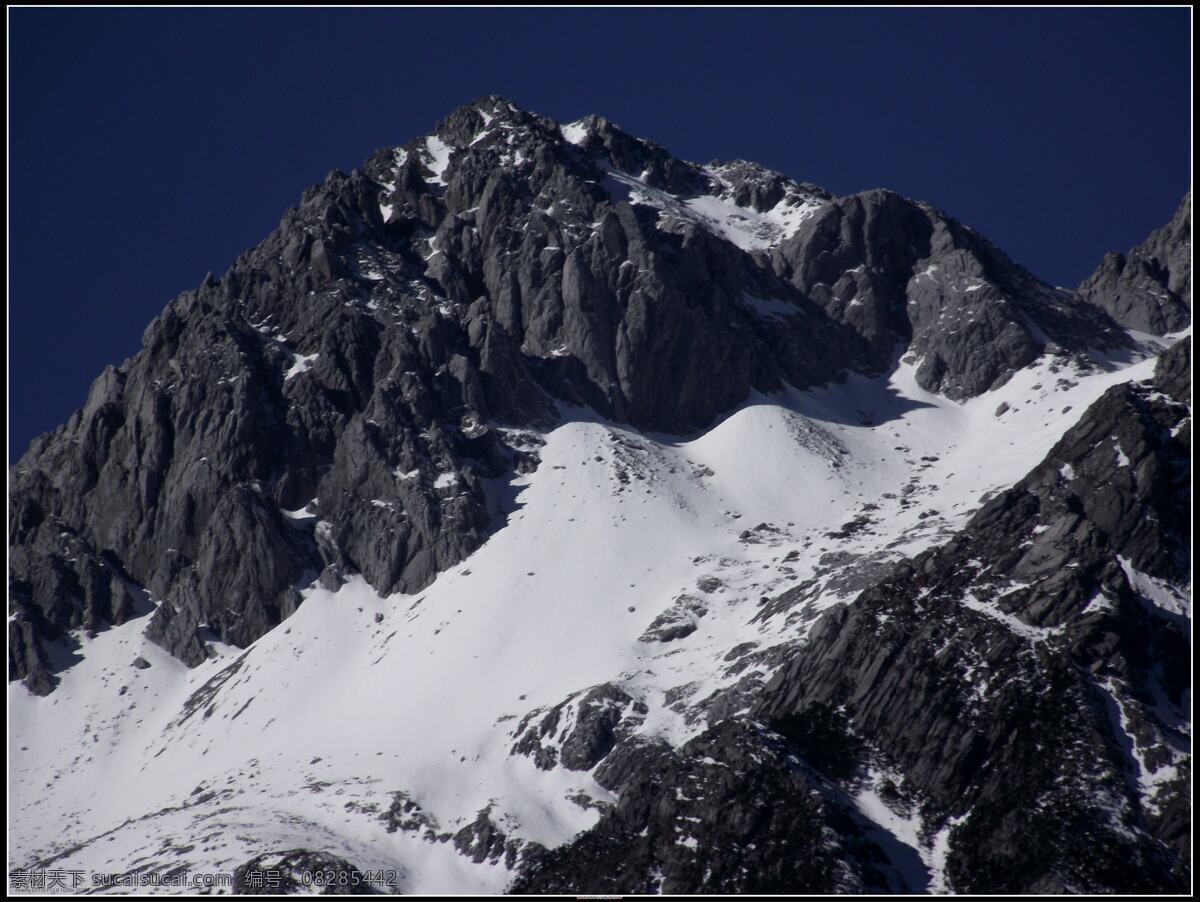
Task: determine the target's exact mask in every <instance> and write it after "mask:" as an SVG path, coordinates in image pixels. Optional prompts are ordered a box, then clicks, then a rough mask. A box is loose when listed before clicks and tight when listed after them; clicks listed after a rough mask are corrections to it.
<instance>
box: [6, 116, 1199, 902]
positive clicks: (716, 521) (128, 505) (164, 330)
mask: <svg viewBox="0 0 1200 902" xmlns="http://www.w3.org/2000/svg"><path fill="white" fill-rule="evenodd" d="M1190 206H1191V203H1190V194H1189V196H1188V198H1186V199H1185V201H1184V205H1183V206H1182V207H1181V208H1180V212H1179V213H1177V214H1176V217H1175V219H1174V220H1172V222H1171V223H1170V224H1169V225H1168V226H1165V227H1164V228H1163V229H1161V230H1159V231H1158V232H1155V233H1154V235H1152V236H1151V237H1150V238H1149V239H1147V241H1146V242H1145V243H1144V244H1143V245H1141V246H1139V247H1138V248H1135V249H1134V250H1133V251H1132V252H1131V253H1130V254H1129V255H1128V256H1127V257H1121V256H1119V255H1110V256H1109V257H1107V258H1105V260H1104V261H1103V262H1102V263H1101V265H1100V267H1099V269H1098V270H1097V272H1096V274H1095V275H1093V276H1092V277H1091V278H1090V279H1088V280H1087V281H1086V282H1085V283H1084V284H1083V285H1082V286H1081V288H1080V290H1079V291H1077V292H1073V291H1067V290H1064V289H1059V288H1052V287H1050V286H1048V285H1046V284H1044V283H1042V282H1041V281H1039V280H1038V279H1037V278H1035V277H1034V276H1033V275H1031V274H1030V273H1029V272H1028V271H1026V270H1025V269H1023V268H1022V267H1021V266H1020V265H1018V264H1017V263H1015V262H1013V261H1012V260H1010V259H1009V258H1008V257H1006V256H1005V255H1004V254H1003V253H1002V252H1001V251H1000V250H998V249H997V248H996V247H995V246H993V245H992V244H991V243H990V242H989V241H987V240H986V239H985V238H983V237H982V236H980V235H978V234H977V233H976V232H974V231H973V230H972V229H971V228H969V227H967V226H965V225H963V224H961V223H959V222H957V221H955V220H954V219H952V218H951V217H949V216H947V215H946V214H944V213H942V212H941V211H939V210H936V209H934V208H933V207H931V206H929V205H927V204H922V203H919V202H915V201H912V200H909V199H907V198H904V197H902V196H900V195H898V194H895V193H893V192H890V191H885V190H874V191H867V192H863V193H860V194H856V195H852V196H849V197H835V196H833V195H831V194H830V193H828V192H826V191H824V190H823V189H821V188H819V187H817V186H815V185H812V184H809V183H805V182H797V181H794V180H792V179H790V178H788V177H786V176H784V175H782V174H780V173H776V172H772V171H770V170H767V169H764V168H762V167H760V166H757V165H755V164H753V163H749V162H746V161H740V160H739V161H733V162H726V163H721V162H714V163H710V164H708V165H703V166H702V165H697V164H693V163H689V162H685V161H682V160H679V159H677V158H675V157H673V156H672V155H671V154H670V153H669V152H668V151H667V150H666V149H665V148H663V147H661V146H659V145H657V144H654V143H653V142H650V141H647V140H643V139H640V138H637V137H634V136H632V135H630V134H628V133H627V132H625V131H623V130H622V129H620V128H619V127H618V126H616V125H614V124H613V123H611V122H609V121H608V120H606V119H604V118H603V117H600V116H589V117H587V118H584V119H580V120H578V121H576V122H573V123H569V124H565V125H560V124H559V123H556V122H554V121H552V120H550V119H547V118H545V117H542V116H539V115H536V114H533V113H529V112H526V111H523V110H521V109H519V108H518V107H516V106H515V105H514V104H512V103H511V102H509V101H507V100H505V99H503V98H500V97H494V96H492V97H486V98H482V99H480V100H478V101H476V102H474V103H471V104H468V105H466V106H463V107H461V108H460V109H458V110H456V111H454V112H453V113H451V114H450V115H449V116H448V117H446V119H444V120H443V121H442V122H440V123H439V124H438V125H437V127H436V128H435V130H434V131H433V132H432V133H430V134H429V135H426V136H423V137H420V138H417V139H415V140H413V141H410V142H409V143H407V144H405V145H403V146H402V147H397V148H389V149H385V150H381V151H379V152H377V153H375V154H374V155H372V156H371V157H370V158H369V159H368V160H367V161H366V162H365V163H364V164H363V166H362V167H361V168H360V169H357V170H355V171H354V172H352V173H351V174H349V175H346V174H343V173H340V172H334V173H331V174H330V175H329V176H328V177H327V178H326V179H325V181H324V182H322V183H321V184H319V185H316V186H313V187H312V188H310V189H309V190H308V191H306V192H305V193H304V196H303V198H302V200H301V203H300V204H299V205H298V206H297V207H294V208H292V209H290V210H289V211H288V212H287V213H286V214H285V215H284V218H283V220H282V222H281V223H280V226H279V228H278V229H277V230H275V231H274V232H273V233H272V234H271V235H269V236H268V237H267V238H266V239H265V240H264V241H263V242H262V243H261V244H260V245H259V246H258V247H256V248H254V249H253V250H251V251H248V252H247V253H245V254H243V255H242V256H240V257H239V258H238V260H237V261H236V262H235V263H234V264H233V266H232V267H231V268H230V270H229V271H228V272H227V273H226V274H225V275H223V276H222V277H221V278H219V279H217V278H214V277H212V276H208V277H206V278H205V279H204V281H203V282H202V284H201V285H200V286H199V287H198V288H197V289H195V290H192V291H187V292H184V293H183V294H182V295H180V296H179V297H178V298H176V299H175V300H174V301H172V302H171V303H170V304H169V305H168V306H167V308H166V309H165V310H164V311H163V313H162V314H161V315H160V316H159V317H158V318H157V319H155V320H154V322H152V323H151V324H150V326H149V327H148V328H147V330H146V332H145V335H144V338H143V346H142V350H141V351H140V352H139V353H138V354H137V355H136V356H134V357H133V358H131V359H130V360H127V361H126V362H125V363H123V364H122V365H121V366H119V367H110V368H108V369H107V370H106V371H105V372H104V373H103V374H102V375H101V376H100V378H99V379H97V380H96V382H95V383H94V384H93V386H92V388H91V391H90V393H89V395H88V399H87V403H86V405H85V406H84V408H83V409H82V410H80V411H78V412H77V413H76V414H75V415H74V416H73V417H72V418H71V419H70V420H69V421H68V422H67V423H66V424H65V425H64V426H62V427H60V428H59V429H57V430H55V431H54V432H52V433H48V434H46V435H44V436H41V437H40V438H38V439H37V440H35V442H34V443H33V445H32V447H31V448H30V450H29V452H28V453H27V454H26V455H25V456H24V457H23V458H22V459H21V460H20V462H19V463H18V464H17V465H16V466H15V467H14V468H12V470H11V471H10V496H9V501H10V521H9V522H10V618H9V675H10V680H11V681H14V682H12V683H11V684H10V705H11V706H12V708H13V710H14V714H13V720H12V727H11V728H12V732H13V735H14V739H17V740H18V742H17V743H15V745H19V746H21V748H20V751H19V752H14V753H13V763H12V776H11V780H10V792H11V793H12V797H13V799H14V802H13V811H14V815H15V816H16V817H18V818H19V819H20V826H19V827H12V828H11V829H12V832H13V834H14V840H13V844H14V851H13V852H12V853H10V854H13V855H15V856H16V857H17V860H16V861H15V862H10V864H11V865H14V866H20V867H35V866H39V865H44V864H46V863H48V862H51V861H54V862H56V866H78V867H84V868H93V869H95V870H97V871H108V872H123V871H126V870H128V869H129V868H131V867H134V864H133V863H134V862H135V861H137V862H141V864H140V865H138V866H139V867H145V868H155V867H165V866H166V863H167V862H168V860H169V861H171V862H172V863H173V866H176V865H178V866H181V867H183V866H186V867H191V868H194V869H196V870H198V871H205V870H208V871H212V870H221V869H225V870H228V871H230V872H231V873H233V872H235V871H236V872H237V873H238V874H239V875H241V876H239V877H238V879H239V880H243V881H244V879H245V875H246V873H247V868H250V869H251V870H253V869H254V868H261V867H270V866H272V863H274V864H279V863H280V862H282V861H285V859H286V862H287V867H288V868H291V869H292V870H293V871H295V872H296V873H299V872H300V871H302V870H303V869H304V868H305V867H308V866H309V865H311V866H312V867H314V868H316V867H319V868H328V867H331V866H332V867H335V869H341V873H343V874H356V875H360V876H361V875H366V877H364V878H363V879H364V880H367V882H370V883H373V884H375V885H379V886H383V885H387V886H393V887H395V888H397V889H402V890H404V891H414V892H474V891H500V890H504V889H512V890H517V891H524V892H566V893H583V892H588V893H591V892H605V893H610V892H611V893H634V892H658V891H661V892H801V891H807V892H851V891H854V892H862V891H884V890H894V891H923V890H946V889H954V890H959V891H978V892H1040V891H1073V890H1085V891H1095V892H1101V891H1166V890H1170V891H1178V890H1179V889H1180V888H1181V887H1186V885H1187V880H1188V877H1187V874H1188V864H1187V858H1186V850H1187V847H1188V841H1189V838H1188V834H1189V831H1190V808H1189V807H1188V801H1187V798H1188V795H1187V793H1188V774H1189V767H1190V756H1189V752H1188V748H1189V747H1188V740H1187V737H1188V736H1189V735H1190V734H1189V733H1188V723H1187V713H1186V712H1187V702H1186V698H1187V692H1188V691H1189V689H1190V650H1189V645H1188V638H1187V637H1188V635H1189V628H1190V595H1188V592H1187V585H1188V573H1189V567H1190V538H1189V537H1188V528H1187V515H1188V503H1187V495H1186V492H1187V484H1188V481H1189V479H1190V463H1189V460H1190V389H1189V381H1190V380H1189V375H1190V350H1189V349H1190V338H1183V340H1180V339H1181V336H1182V335H1183V334H1184V333H1186V332H1187V331H1188V330H1189V329H1190V326H1189V324H1190V303H1191V302H1190V298H1191V288H1190V284H1191V283H1190V268H1189V266H1188V261H1189V260H1190V246H1191V245H1190ZM1131 329H1132V330H1137V331H1128V330H1131ZM131 662H132V663H131ZM52 708H53V709H55V710H57V711H58V712H59V714H58V715H57V716H56V717H55V718H52V717H51V716H50V714H49V712H50V711H51V709H52ZM68 715H69V716H68ZM51 721H55V722H53V723H52V722H51ZM164 843H165V845H164ZM63 862H67V863H68V864H63ZM305 862H308V864H305ZM330 862H333V863H334V864H333V865H330ZM251 865H253V866H254V867H253V868H251ZM385 873H386V874H390V875H391V877H390V878H389V879H383V878H382V877H378V875H380V874H385ZM377 877H378V879H377Z"/></svg>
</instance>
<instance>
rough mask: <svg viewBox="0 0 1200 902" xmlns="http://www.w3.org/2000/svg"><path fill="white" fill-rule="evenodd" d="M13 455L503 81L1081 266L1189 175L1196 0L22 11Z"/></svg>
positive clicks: (12, 20)
mask: <svg viewBox="0 0 1200 902" xmlns="http://www.w3.org/2000/svg"><path fill="white" fill-rule="evenodd" d="M9 26H10V32H9V54H10V57H9V78H10V81H9V91H10V96H9V99H10V107H9V116H10V144H9V179H10V181H9V191H10V194H9V227H10V232H9V252H10V257H9V266H10V272H9V279H10V281H9V324H10V330H11V331H10V337H9V343H10V345H9V349H10V363H9V375H10V383H9V392H10V459H12V458H14V457H15V456H19V455H20V454H21V453H23V451H24V450H25V448H26V447H27V446H28V443H29V441H30V439H31V438H32V437H33V436H34V435H36V434H37V433H39V432H42V431H44V430H46V429H49V428H52V427H53V426H55V425H57V424H58V423H59V422H62V421H63V420H65V419H66V417H67V416H69V415H70V413H71V411H73V410H74V409H75V408H77V407H79V406H80V405H81V404H82V403H83V401H84V399H85V397H86V394H87V388H88V385H89V384H90V382H91V380H92V379H93V378H94V377H95V376H96V375H97V374H98V373H99V372H100V370H101V369H102V368H103V367H104V365H105V364H107V363H117V362H120V361H121V360H123V359H124V358H125V357H127V356H129V355H131V354H133V353H134V352H135V351H136V350H137V349H138V347H139V342H140V337H141V333H142V330H143V329H144V327H145V326H146V324H147V323H148V322H149V321H150V319H151V318H152V317H153V316H154V315H155V314H157V313H158V311H159V310H161V308H162V307H163V305H164V304H166V302H167V301H169V300H170V299H171V298H172V297H174V296H175V295H176V294H177V293H179V292H180V291H181V290H183V289H186V288H189V287H195V286H196V285H198V284H199V283H200V280H201V279H202V278H203V276H204V274H205V273H206V272H207V271H209V270H211V271H213V272H215V273H216V274H218V275H220V274H221V273H223V272H224V271H225V270H226V269H227V268H228V266H229V265H230V263H232V261H233V260H234V258H235V257H236V256H237V254H238V253H239V252H241V251H242V250H244V249H246V248H248V247H250V246H252V245H254V244H256V243H257V242H258V241H259V240H261V239H262V238H263V237H264V236H265V235H266V234H267V233H268V232H269V231H270V230H271V229H272V228H274V226H275V225H276V224H277V223H278V222H279V219H280V217H281V215H282V213H283V212H284V210H285V209H286V208H287V207H288V206H289V205H291V204H293V203H295V202H296V201H297V200H298V199H299V197H300V194H301V192H302V191H303V190H304V188H305V187H307V186H308V185H309V184H311V183H313V182H316V181H318V180H320V179H321V178H322V177H323V176H324V175H325V173H326V172H328V171H329V170H330V169H334V168H340V169H343V170H346V171H349V170H350V169H352V168H354V167H355V166H356V165H358V164H359V163H360V162H361V161H362V160H364V159H365V158H366V157H367V156H368V155H369V154H370V153H371V152H372V151H373V150H374V149H376V148H378V147H382V146H386V145H392V144H399V143H402V142H404V141H406V140H408V139H410V138H412V137H415V136H417V135H420V134H425V133H427V132H428V131H430V130H431V128H432V126H433V124H434V122H435V121H436V120H437V119H439V118H440V117H442V116H443V115H445V114H446V113H447V112H449V111H450V110H451V109H453V108H454V107H455V106H458V105H460V104H462V103H464V102H466V101H468V100H470V99H473V98H475V97H477V96H480V95H483V94H489V93H497V94H503V95H505V96H507V97H509V98H511V99H512V100H514V101H515V102H516V103H517V104H519V105H521V106H523V107H526V108H528V109H531V110H535V111H537V112H540V113H544V114H546V115H550V116H553V117H555V118H556V119H559V120H560V121H569V120H572V119H575V118H578V117H579V116H581V115H584V114H586V113H591V112H598V113H603V114H604V115H606V116H608V117H609V118H610V119H612V120H613V121H615V122H618V123H620V124H621V125H623V126H624V127H625V128H627V129H629V130H630V131H632V132H634V133H635V134H638V135H641V136H643V137H648V138H652V139H654V140H656V141H658V142H659V143H662V144H664V145H666V146H667V147H668V148H670V149H671V150H672V151H673V152H674V153H676V154H677V155H679V156H681V157H684V158H686V159H693V160H699V161H707V160H710V159H713V158H731V157H743V158H746V159H752V160H755V161H757V162H760V163H763V164H765V165H768V166H770V167H772V168H775V169H779V170H782V171H783V172H785V173H787V174H788V175H791V176H793V177H795V178H799V179H805V180H808V181H813V182H816V183H818V184H821V185H823V186H824V187H826V188H828V189H829V190H831V191H834V192H836V193H839V194H845V193H851V192H854V191H858V190H861V189H865V188H871V187H877V186H884V187H889V188H893V189H895V190H897V191H900V192H902V193H904V194H906V195H909V196H912V197H916V198H920V199H923V200H928V201H930V202H932V203H934V204H936V205H938V206H940V207H942V208H943V209H945V210H946V211H948V212H949V213H951V214H952V215H954V216H956V217H958V218H959V219H961V220H963V221H964V222H966V223H968V224H969V225H971V226H973V227H975V228H976V229H978V230H979V231H981V232H983V233H984V234H986V235H988V236H989V237H991V238H992V239H993V240H994V241H995V242H996V243H997V244H998V245H1000V247H1002V248H1003V249H1005V250H1006V251H1007V252H1008V253H1009V254H1010V255H1012V256H1013V257H1014V258H1016V259H1017V260H1018V261H1020V262H1022V263H1024V264H1025V265H1026V266H1028V267H1030V268H1031V269H1032V270H1033V271H1034V272H1035V273H1037V274H1038V275H1040V276H1042V277H1043V278H1045V279H1047V280H1049V281H1052V282H1054V283H1056V284H1063V285H1074V284H1076V283H1078V281H1079V280H1080V279H1081V278H1083V277H1084V276H1085V275H1086V274H1087V273H1088V272H1089V271H1090V270H1091V269H1092V268H1093V267H1094V266H1095V265H1096V263H1097V262H1098V261H1099V259H1100V257H1101V256H1102V255H1103V253H1104V252H1105V251H1107V250H1125V249H1127V248H1128V247H1129V246H1130V245H1132V244H1134V243H1136V242H1138V241H1140V240H1141V239H1142V238H1143V237H1145V235H1146V233H1148V232H1149V231H1150V230H1151V229H1153V228H1155V227H1156V226H1158V225H1160V224H1162V223H1163V222H1165V221H1166V220H1167V219H1168V218H1169V217H1170V215H1171V213H1172V212H1173V211H1174V209H1175V206H1176V205H1177V204H1178V202H1179V200H1180V198H1181V197H1182V196H1183V193H1184V191H1185V190H1186V188H1187V186H1188V182H1189V177H1190V176H1189V173H1190V109H1191V103H1190V78H1189V76H1190V69H1189V65H1190V64H1189V53H1190V48H1189V40H1190V34H1191V23H1190V13H1189V11H1188V10H1186V9H1171V10H1163V9H1157V10H1129V9H1126V10H1114V9H1088V10H886V11H885V10H878V9H876V10H753V11H741V10H715V9H697V10H544V9H535V10H446V11H438V10H371V9H367V10H305V9H293V10H270V9H260V10H249V11H239V10H211V9H210V10H120V9H108V10H52V9H41V10H34V9H12V10H10V11H9Z"/></svg>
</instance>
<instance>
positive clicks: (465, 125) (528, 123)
mask: <svg viewBox="0 0 1200 902" xmlns="http://www.w3.org/2000/svg"><path fill="white" fill-rule="evenodd" d="M497 122H498V123H502V124H504V125H506V126H509V127H514V128H523V129H534V130H536V129H538V128H544V127H546V126H547V125H549V124H550V120H548V119H546V118H545V117H543V116H539V115H538V114H536V113H530V112H528V111H526V110H523V109H521V107H519V106H517V105H516V104H515V103H513V102H512V101H511V100H509V99H508V98H507V97H502V96H501V95H499V94H487V95H484V96H483V97H478V98H476V99H475V100H472V101H471V102H470V103H465V104H463V105H462V106H460V107H458V109H456V110H454V112H452V113H451V114H450V115H449V116H447V117H446V118H445V119H443V120H442V121H441V122H439V123H438V124H437V128H436V129H435V130H434V134H435V135H437V137H438V138H440V139H441V140H442V141H444V142H446V143H447V144H449V145H450V146H452V147H465V146H466V145H468V144H470V143H471V141H473V140H474V138H475V137H476V136H477V135H478V134H479V133H480V132H481V131H483V130H484V129H487V128H490V127H492V124H493V123H497Z"/></svg>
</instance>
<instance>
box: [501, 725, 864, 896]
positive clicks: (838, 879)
mask: <svg viewBox="0 0 1200 902" xmlns="http://www.w3.org/2000/svg"><path fill="white" fill-rule="evenodd" d="M622 753H623V754H624V755H625V756H626V757H630V758H632V759H633V760H632V761H630V762H627V765H628V766H627V767H626V768H623V769H622V770H624V771H625V772H626V773H628V774H629V777H628V779H626V780H624V781H621V782H620V783H619V784H617V783H613V786H614V787H615V788H619V790H620V800H619V801H618V803H617V805H616V806H615V807H614V808H612V809H611V810H609V811H606V812H605V813H604V814H603V815H602V817H601V820H600V823H599V824H597V826H596V827H594V828H592V829H591V830H588V831H586V832H585V833H583V834H582V835H581V836H580V837H579V838H577V839H576V840H575V841H574V842H572V843H570V844H568V845H566V846H563V847H561V848H559V849H554V850H551V851H549V852H547V853H545V854H544V855H543V856H541V857H540V858H539V859H538V860H537V861H536V862H535V863H533V864H532V865H531V866H530V867H529V868H527V869H526V871H525V873H523V874H522V875H521V876H520V877H519V878H518V879H517V880H516V881H515V882H514V883H513V885H512V886H511V887H510V892H513V893H527V894H543V893H576V894H577V893H606V894H609V893H621V894H624V893H629V894H652V893H755V892H767V893H770V892H778V891H780V890H781V888H783V887H786V888H788V891H790V892H811V893H822V892H834V891H836V890H839V889H840V890H850V889H853V888H854V887H855V885H856V883H857V885H859V886H861V883H858V882H857V880H856V877H857V875H856V874H854V865H853V859H852V856H850V855H847V854H845V850H844V849H842V848H840V846H839V844H838V843H837V842H836V841H831V839H832V838H831V836H830V835H829V834H828V832H827V830H826V828H825V823H826V819H827V818H828V817H829V816H830V814H829V813H828V812H827V811H826V809H825V804H824V802H823V800H822V798H821V796H820V794H819V793H818V792H816V791H815V790H814V789H813V786H812V784H811V783H810V782H809V780H808V779H807V778H806V777H805V775H804V774H803V773H802V772H801V771H800V770H799V769H797V768H796V767H794V766H792V764H791V763H790V762H789V760H788V758H789V756H790V754H791V753H790V751H789V750H788V749H786V748H785V747H783V745H782V744H781V743H779V742H772V741H771V740H770V739H769V738H768V737H762V736H758V735H755V734H754V733H753V731H751V730H749V729H748V728H747V727H746V726H744V725H741V724H732V723H730V724H727V725H723V726H719V727H714V728H712V729H711V730H709V731H708V732H706V733H705V734H704V735H702V736H699V737H697V738H696V739H694V740H692V741H691V742H689V743H688V744H687V745H686V746H685V747H684V748H682V749H680V750H679V751H678V752H677V753H676V752H671V751H667V750H663V749H649V750H647V749H644V748H641V747H637V746H633V747H627V748H625V749H623V751H622ZM609 775H610V777H611V776H612V772H611V771H610V774H609ZM601 782H605V781H604V780H603V779H602V780H601Z"/></svg>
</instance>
